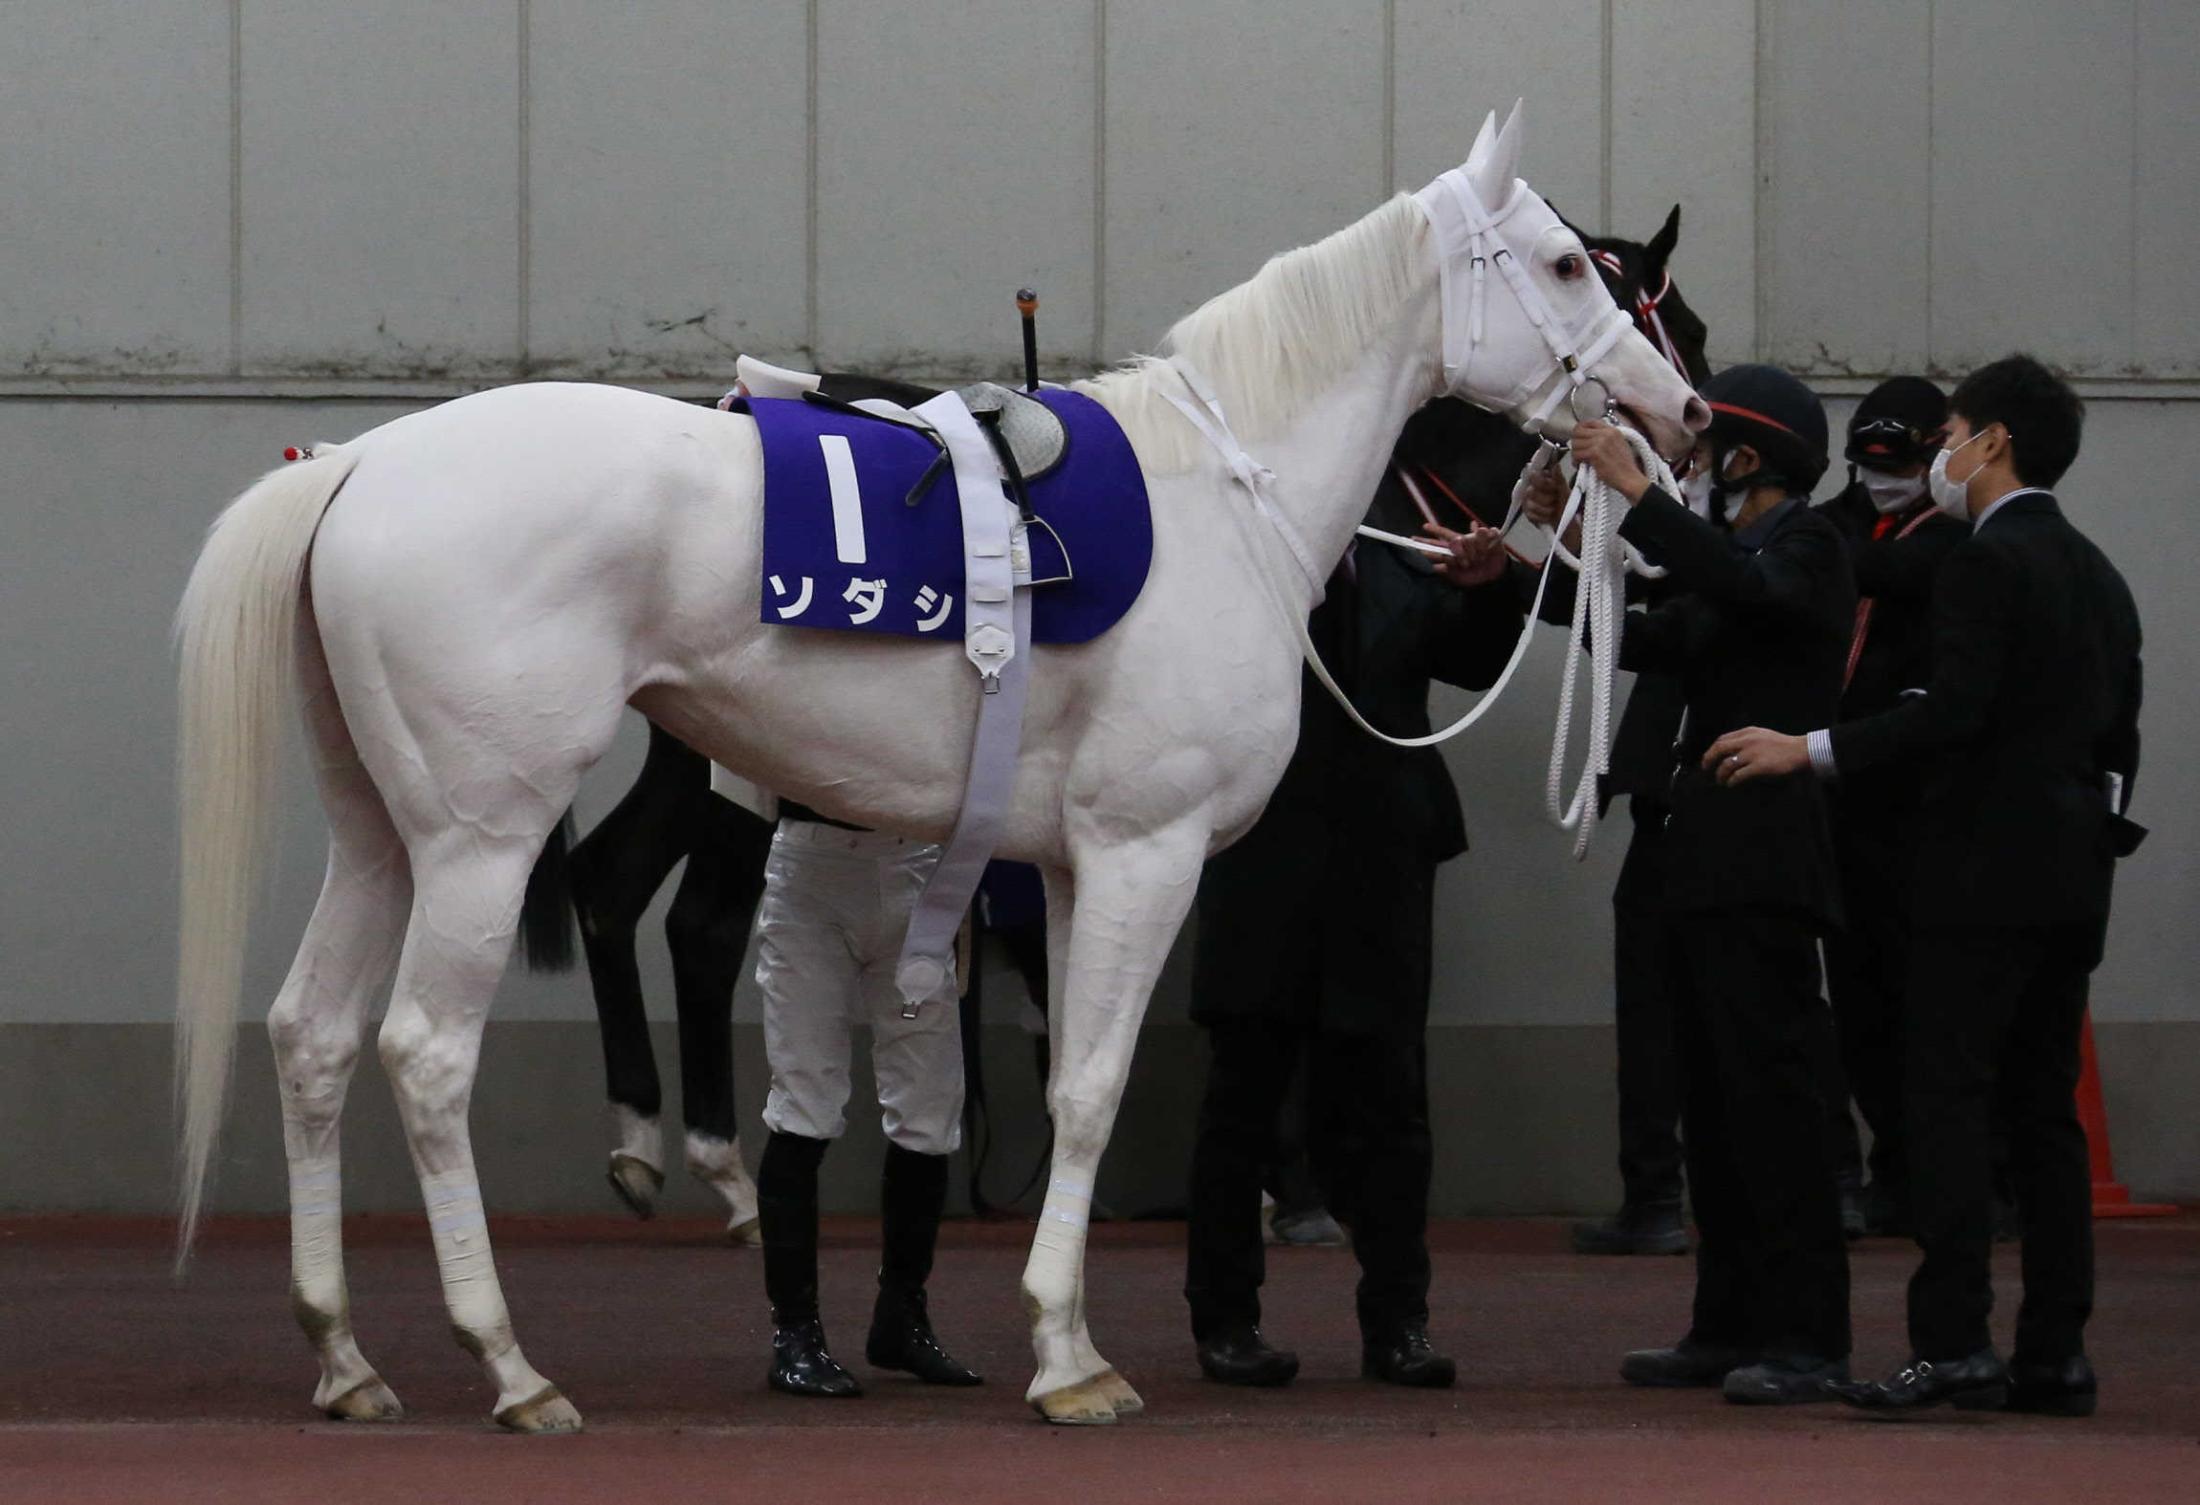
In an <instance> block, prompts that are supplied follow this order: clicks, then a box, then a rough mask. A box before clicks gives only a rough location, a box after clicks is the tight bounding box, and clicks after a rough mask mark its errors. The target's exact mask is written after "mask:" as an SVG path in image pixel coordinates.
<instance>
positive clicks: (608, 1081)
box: [568, 726, 709, 1219]
mask: <svg viewBox="0 0 2200 1505" xmlns="http://www.w3.org/2000/svg"><path fill="white" fill-rule="evenodd" d="M708 783H709V765H708V764H707V763H706V762H704V760H703V758H702V757H701V755H700V754H698V753H696V752H694V751H692V750H690V749H689V748H688V747H687V746H686V745H685V744H684V743H682V742H680V741H679V740H678V739H677V738H675V737H673V736H672V734H671V733H669V732H665V731H662V730H660V729H658V728H657V727H655V726H651V727H650V729H649V755H648V757H647V758H646V759H644V761H643V763H642V771H641V773H640V775H639V776H638V777H637V778H636V779H635V781H634V787H633V788H632V789H630V790H628V791H627V793H626V796H625V798H623V799H621V800H620V801H619V803H618V804H617V805H616V806H615V807H613V809H612V811H611V813H610V814H609V815H607V816H605V817H604V818H603V820H602V822H601V823H599V824H598V825H597V827H596V828H595V829H594V830H593V831H591V832H589V833H588V837H587V839H586V840H584V841H582V842H581V843H580V844H579V845H578V846H577V847H575V848H574V849H573V855H572V857H571V858H570V859H569V862H568V870H569V872H570V874H571V878H572V888H573V905H574V908H575V909H576V910H577V911H578V913H579V916H580V922H581V923H580V928H581V946H582V949H583V951H584V953H585V954H586V956H587V958H588V981H589V990H590V994H591V996H592V997H593V998H594V1000H595V1004H596V1023H597V1028H598V1031H599V1033H600V1034H601V1036H602V1039H603V1062H604V1083H605V1089H606V1091H605V1096H606V1097H607V1098H608V1099H609V1108H610V1121H611V1134H612V1145H611V1161H610V1165H609V1167H608V1169H607V1171H606V1179H607V1180H608V1181H609V1183H610V1186H611V1189H612V1191H613V1192H615V1193H616V1194H617V1195H618V1198H619V1200H620V1201H622V1202H624V1203H625V1204H626V1205H627V1207H628V1208H630V1209H631V1210H632V1211H633V1213H634V1215H635V1216H636V1217H639V1218H644V1219H646V1218H650V1217H654V1216H655V1215H656V1211H657V1194H658V1193H659V1192H660V1191H661V1190H663V1188H664V1184H665V1171H664V1166H665V1156H664V1129H663V1127H662V1125H661V1122H660V1117H659V1115H660V1113H661V1111H662V1101H663V1095H662V1090H661V1088H660V1086H659V1083H658V1078H657V1061H656V1058H655V1055H654V1054H653V1052H652V1051H651V1049H650V1043H649V1017H648V1014H647V1011H646V1010H645V1009H644V1007H643V1001H642V978H641V967H640V965H639V963H638V962H637V961H636V958H635V950H634V942H635V931H636V929H637V927H638V926H639V925H640V924H641V919H642V915H643V913H644V912H645V911H646V910H647V909H648V908H649V902H650V900H651V899H652V898H653V897H654V896H655V895H656V892H657V890H658V889H659V888H660V887H662V886H663V884H664V881H665V878H666V875H668V874H669V873H670V872H671V871H672V869H673V866H674V864H676V863H678V862H679V860H680V858H681V857H682V856H683V855H684V854H685V853H686V851H687V848H688V843H689V841H690V839H691V834H690V831H689V829H688V828H689V814H690V812H691V811H692V809H693V805H694V801H695V800H697V799H698V798H705V797H707V796H708Z"/></svg>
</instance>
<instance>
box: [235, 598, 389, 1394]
mask: <svg viewBox="0 0 2200 1505" xmlns="http://www.w3.org/2000/svg"><path fill="white" fill-rule="evenodd" d="M300 639H301V641H300V652H299V668H300V673H301V679H302V680H303V682H304V685H305V689H306V696H305V716H306V723H307V729H308V732H309V734H310V736H311V738H312V741H313V744H314V747H315V750H316V752H317V753H318V757H317V759H316V773H317V776H318V781H319V784H320V790H321V801H322V804H323V805H324V806H325V807H326V809H327V812H328V817H329V828H330V835H329V855H328V872H327V875H326V877H325V878H324V879H323V881H322V885H321V897H320V900H319V902H318V903H317V904H315V906H314V910H313V918H312V919H311V920H310V921H309V922H308V923H307V926H306V932H305V936H304V938H303V939H302V940H301V941H300V943H299V946H298V954H297V958H296V960H295V961H293V962H292V963H291V968H290V975H289V977H288V978H287V979H286V980H285V982H284V983H283V987H282V991H281V992H280V993H279V994H277V996H276V999H275V1003H274V1006H273V1007H272V1008H270V1009H269V1010H268V1016H267V1028H268V1038H269V1041H270V1043H271V1044H272V1045H273V1047H274V1052H275V1071H276V1080H277V1082H278V1084H279V1090H280V1093H281V1097H282V1105H283V1153H284V1157H285V1159H286V1160H287V1161H288V1162H289V1170H290V1247H291V1284H290V1295H291V1311H292V1312H293V1314H294V1315H295V1316H296V1317H297V1320H298V1325H299V1326H300V1327H301V1328H303V1329H304V1331H305V1335H306V1341H307V1342H309V1343H310V1344H312V1346H313V1349H314V1352H315V1354H316V1356H317V1357H318V1358H319V1360H320V1364H321V1378H320V1382H319V1383H318V1384H317V1385H316V1386H315V1387H314V1392H313V1403H314V1405H315V1406H317V1407H319V1408H320V1409H321V1410H322V1411H323V1412H324V1413H326V1414H327V1415H329V1416H331V1417H334V1418H336V1419H338V1420H340V1421H387V1420H393V1419H395V1418H396V1417H398V1416H401V1415H402V1414H403V1412H404V1408H403V1407H402V1406H400V1405H399V1404H398V1400H397V1397H396V1396H395V1395H394V1394H392V1393H391V1391H390V1388H389V1387H388V1386H387V1385H385V1384H384V1383H383V1382H382V1379H381V1376H380V1375H378V1374H376V1373H375V1371H374V1366H373V1365H371V1364H369V1363H368V1362H367V1360H366V1356H365V1355H364V1354H362V1353H361V1352H360V1351H359V1344H358V1341H357V1340H356V1339H355V1338H354V1337H353V1336H352V1329H351V1302H350V1297H349V1294H348V1292H347V1290H346V1287H345V1282H344V1246H343V1179H342V1168H341V1157H340V1154H339V1141H338V1127H339V1121H340V1119H341V1117H342V1115H343V1109H344V1098H345V1094H346V1091H347V1089H348V1087H349V1085H350V1082H351V1073H352V1068H353V1067H354V1066H355V1065H356V1064H357V1062H358V1059H359V1044H360V1040H361V1038H362V1037H363V1035H364V1034H365V1029H366V1017H367V1010H368V1007H369V1006H370V1004H371V1003H372V1001H373V999H374V996H375V994H376V993H377V992H378V991H379V989H380V987H381V985H382V983H383V982H384V981H385V980H386V979H387V978H388V976H389V973H390V967H391V965H392V964H393V963H394V962H395V961H396V959H397V949H398V943H399V941H400V940H401V939H402V937H403V934H404V925H405V913H406V909H407V907H408V906H409V904H410V902H411V897H412V876H411V870H410V868H409V867H408V866H407V864H406V859H405V851H404V847H403V845H402V844H401V843H400V842H399V840H398V837H397V832H396V830H395V829H394V828H393V827H392V826H391V824H390V818H389V812H388V811H387V810H386V809H385V808H384V807H383V804H382V799H381V796H380V795H379V794H377V793H376V792H375V788H374V785H373V782H372V781H371V780H370V779H369V778H368V777H367V774H366V770H365V769H364V768H362V767H361V766H360V763H359V758H358V754H357V752H356V751H355V750H354V748H353V746H352V743H351V739H350V736H349V734H348V733H347V732H346V730H345V727H344V720H343V714H342V712H341V711H340V710H339V709H338V707H337V705H336V699H335V694H334V691H333V690H332V689H331V687H330V686H329V683H328V674H327V669H326V666H325V665H324V664H323V662H322V661H321V658H320V646H319V642H318V640H317V638H316V636H315V633H314V629H313V624H312V620H311V616H310V613H308V614H307V615H305V616H304V617H303V618H302V620H301V624H300Z"/></svg>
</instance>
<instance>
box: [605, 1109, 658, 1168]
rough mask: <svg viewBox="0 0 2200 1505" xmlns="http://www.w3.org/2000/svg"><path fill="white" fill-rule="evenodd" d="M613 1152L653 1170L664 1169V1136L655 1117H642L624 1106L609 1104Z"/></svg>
mask: <svg viewBox="0 0 2200 1505" xmlns="http://www.w3.org/2000/svg"><path fill="white" fill-rule="evenodd" d="M611 1138H612V1145H613V1151H612V1152H613V1153H614V1154H618V1155H629V1156H632V1157H633V1158H634V1159H636V1160H639V1161H640V1162H641V1163H642V1164H644V1165H646V1166H648V1167H649V1168H650V1169H651V1170H653V1171H658V1172H662V1171H663V1170H664V1168H665V1133H664V1128H663V1126H662V1125H661V1124H660V1123H659V1122H658V1121H657V1120H656V1119H655V1118H645V1117H644V1116H642V1115H641V1114H639V1113H637V1112H635V1111H634V1110H633V1109H632V1108H629V1107H628V1106H627V1105H626V1104H624V1103H613V1104H612V1105H611Z"/></svg>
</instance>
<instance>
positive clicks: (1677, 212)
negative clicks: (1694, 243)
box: [1642, 204, 1681, 263]
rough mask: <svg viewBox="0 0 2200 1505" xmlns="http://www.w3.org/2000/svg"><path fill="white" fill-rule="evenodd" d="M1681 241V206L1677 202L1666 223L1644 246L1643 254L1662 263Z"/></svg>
mask: <svg viewBox="0 0 2200 1505" xmlns="http://www.w3.org/2000/svg"><path fill="white" fill-rule="evenodd" d="M1680 241H1681V206H1680V205H1678V204H1675V205H1674V206H1673V212H1672V213H1670V214H1668V215H1667V216H1666V217H1665V223H1664V224H1662V225H1660V226H1659V227H1658V233H1657V234H1655V235H1653V236H1651V237H1650V244H1648V245H1647V246H1644V247H1643V248H1642V249H1643V255H1644V256H1645V257H1646V258H1647V259H1648V260H1649V261H1651V262H1652V263H1662V262H1664V261H1665V260H1666V258H1667V257H1669V256H1671V255H1672V254H1673V248H1674V247H1675V246H1677V245H1679V244H1680Z"/></svg>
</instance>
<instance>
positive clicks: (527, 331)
mask: <svg viewBox="0 0 2200 1505" xmlns="http://www.w3.org/2000/svg"><path fill="white" fill-rule="evenodd" d="M518 42H519V58H518V62H519V121H518V127H519V152H518V157H519V160H518V164H517V165H518V169H519V194H518V201H519V224H518V227H517V230H518V233H517V236H516V239H517V242H518V244H517V246H516V248H515V252H514V262H515V267H514V270H515V271H516V272H517V274H518V278H519V286H518V288H517V291H516V293H515V296H514V298H513V304H514V308H513V331H512V334H513V343H514V346H515V353H514V357H513V365H514V368H515V370H516V371H517V372H518V373H519V374H520V375H521V376H525V375H526V374H527V368H528V365H529V363H530V361H531V360H532V359H533V349H532V346H533V343H534V330H533V328H532V325H533V323H534V297H535V288H534V281H535V231H534V221H535V187H534V177H535V146H534V129H535V126H534V114H533V95H534V45H535V36H534V0H519V37H518Z"/></svg>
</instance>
